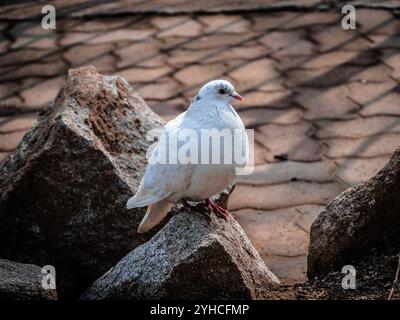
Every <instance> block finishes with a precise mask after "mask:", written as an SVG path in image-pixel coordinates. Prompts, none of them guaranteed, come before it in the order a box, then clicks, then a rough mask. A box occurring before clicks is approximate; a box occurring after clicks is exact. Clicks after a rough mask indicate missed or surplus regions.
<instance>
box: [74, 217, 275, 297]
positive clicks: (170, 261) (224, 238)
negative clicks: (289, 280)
mask: <svg viewBox="0 0 400 320" xmlns="http://www.w3.org/2000/svg"><path fill="white" fill-rule="evenodd" d="M278 283H279V281H278V279H277V278H276V277H275V275H274V274H273V273H272V272H271V271H269V269H268V268H267V267H266V266H265V264H264V263H263V261H262V260H261V258H260V256H259V254H258V253H257V251H256V250H255V249H254V247H253V246H252V245H251V243H250V241H249V239H248V238H247V237H246V235H245V234H244V232H243V230H242V228H241V227H240V226H239V224H238V223H237V222H236V221H235V220H234V219H233V218H229V221H223V220H220V219H214V218H212V222H208V221H207V220H206V218H204V217H203V216H202V215H201V214H199V213H195V212H190V213H184V212H183V213H179V214H177V215H175V216H174V217H172V218H171V219H170V220H169V222H168V223H167V224H166V225H165V226H164V228H163V229H161V230H160V231H159V233H158V234H156V235H155V236H154V237H153V238H152V239H151V240H150V241H148V242H146V243H145V244H143V245H141V246H140V247H138V248H136V249H135V250H133V251H132V252H130V253H129V254H128V255H127V256H125V257H124V258H123V259H122V260H121V261H120V262H118V264H117V265H116V266H115V267H113V268H112V269H110V270H109V271H108V272H107V273H106V274H104V275H103V276H102V277H101V278H100V279H98V280H96V281H95V282H94V283H93V284H92V285H91V286H90V287H89V289H88V290H87V291H86V292H85V293H84V294H83V295H82V296H81V298H82V299H89V300H110V299H112V300H115V299H124V300H132V299H271V298H273V295H272V294H271V289H273V288H276V287H277V284H278Z"/></svg>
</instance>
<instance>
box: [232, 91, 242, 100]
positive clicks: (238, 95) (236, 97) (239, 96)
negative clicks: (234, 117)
mask: <svg viewBox="0 0 400 320" xmlns="http://www.w3.org/2000/svg"><path fill="white" fill-rule="evenodd" d="M231 96H232V98H235V99H236V100H239V101H244V98H243V97H242V96H241V95H240V94H239V93H237V92H236V91H235V92H234V93H232V95H231Z"/></svg>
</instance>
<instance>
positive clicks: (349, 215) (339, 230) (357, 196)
mask: <svg viewBox="0 0 400 320" xmlns="http://www.w3.org/2000/svg"><path fill="white" fill-rule="evenodd" d="M399 186H400V149H397V150H396V152H395V153H394V154H393V156H392V158H391V160H390V161H389V163H388V164H387V165H386V166H385V167H384V168H383V169H382V170H381V171H379V173H378V174H377V175H376V176H374V177H373V178H371V179H370V180H368V181H365V182H363V183H361V184H359V185H357V186H356V187H354V188H351V189H348V190H346V191H345V192H343V193H342V194H340V195H339V196H337V197H336V198H335V199H334V200H333V201H332V202H331V203H330V204H329V205H328V206H327V207H326V208H325V210H324V211H323V212H321V213H320V215H319V216H318V218H317V219H316V220H315V221H314V223H313V224H312V227H311V239H310V249H309V256H308V275H309V277H314V276H316V275H324V274H327V273H328V272H330V271H333V270H340V269H341V268H342V267H343V266H344V265H347V264H349V263H350V262H351V261H354V259H356V258H361V257H363V256H364V257H365V256H366V255H369V254H370V252H371V249H373V248H381V247H383V248H393V249H396V251H397V250H398V244H399V240H400V216H399V211H400V202H399V194H400V190H399Z"/></svg>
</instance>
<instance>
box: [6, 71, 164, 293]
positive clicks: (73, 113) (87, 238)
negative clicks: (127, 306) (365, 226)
mask: <svg viewBox="0 0 400 320" xmlns="http://www.w3.org/2000/svg"><path fill="white" fill-rule="evenodd" d="M161 123H162V120H161V119H160V118H159V117H158V116H156V115H155V114H154V113H153V112H152V111H151V110H150V109H149V108H148V107H147V105H146V104H145V102H144V101H143V100H142V99H141V98H140V97H139V96H138V95H137V93H135V92H134V91H133V90H132V89H131V88H130V87H129V85H128V84H127V82H126V81H125V80H124V79H122V78H120V77H118V76H101V75H100V74H98V73H97V72H96V70H95V69H94V68H93V67H84V68H79V69H74V70H71V71H70V75H69V78H68V79H67V82H66V84H65V85H64V87H63V88H62V90H61V91H60V93H59V95H58V97H57V99H56V100H55V101H54V105H53V106H52V107H51V108H49V109H47V110H46V112H44V113H43V114H41V115H40V117H39V120H38V122H37V124H36V125H35V126H34V127H33V128H32V129H31V130H30V131H29V132H28V133H27V135H26V136H25V137H24V138H23V140H22V142H21V144H20V145H19V146H18V148H17V150H16V152H15V153H14V154H13V155H12V156H11V157H9V158H8V161H7V162H6V163H5V164H4V165H3V167H2V168H1V171H0V194H1V197H0V252H2V256H3V257H4V258H7V259H11V260H17V261H22V262H29V263H35V264H38V265H47V264H51V265H54V266H55V267H56V270H57V274H58V279H59V280H60V281H59V283H58V284H59V288H60V290H61V291H60V294H61V295H64V296H65V295H69V294H71V293H77V291H79V287H78V283H79V286H82V287H86V286H87V285H88V284H90V283H91V282H92V281H93V280H95V279H96V278H97V277H99V276H100V275H101V274H103V273H104V272H105V271H106V270H107V269H109V268H110V267H111V266H113V265H114V264H115V263H116V262H117V261H118V260H119V259H120V258H121V257H122V256H123V255H125V254H126V253H127V252H129V251H130V250H132V249H133V248H135V247H136V246H137V245H139V244H141V243H143V242H144V241H145V240H146V239H148V238H146V237H143V236H139V235H137V234H136V228H137V226H138V224H139V222H140V220H141V218H142V215H143V212H144V209H138V210H136V211H128V210H127V209H126V208H125V204H126V201H127V199H128V198H129V197H130V196H131V195H132V194H133V193H134V190H135V189H136V188H137V186H138V183H139V181H140V178H141V176H142V174H143V171H144V168H145V162H146V158H145V152H146V149H147V147H148V142H146V139H145V136H146V133H147V132H148V131H149V130H150V129H152V128H155V127H157V126H160V125H161Z"/></svg>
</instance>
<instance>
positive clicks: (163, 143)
mask: <svg viewBox="0 0 400 320" xmlns="http://www.w3.org/2000/svg"><path fill="white" fill-rule="evenodd" d="M184 116H185V112H184V113H182V114H180V115H179V116H178V117H176V118H175V119H173V120H171V121H170V122H168V123H167V124H166V125H165V127H164V135H163V136H161V138H160V140H159V142H158V143H157V146H156V147H155V148H154V150H153V152H152V154H151V157H150V159H149V164H148V165H147V168H146V172H145V174H144V176H143V178H142V181H141V182H140V185H139V189H138V191H137V193H136V194H135V196H133V197H132V198H130V199H129V201H128V203H127V208H128V209H130V208H135V207H144V206H148V205H150V204H153V203H155V202H158V201H160V200H163V199H167V198H171V197H172V198H174V197H175V198H176V199H179V198H180V197H179V195H180V194H182V193H183V192H184V191H185V190H186V189H187V187H188V185H189V184H190V182H191V176H192V174H193V170H194V165H191V164H185V165H182V164H179V163H166V162H165V160H167V161H168V155H169V151H170V150H171V149H173V148H171V144H170V142H169V141H174V139H171V137H173V136H174V135H176V134H177V133H178V131H179V129H180V128H181V124H182V121H183V118H184ZM160 160H161V161H163V160H164V162H163V163H160V162H159V161H160Z"/></svg>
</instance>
